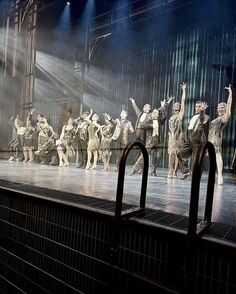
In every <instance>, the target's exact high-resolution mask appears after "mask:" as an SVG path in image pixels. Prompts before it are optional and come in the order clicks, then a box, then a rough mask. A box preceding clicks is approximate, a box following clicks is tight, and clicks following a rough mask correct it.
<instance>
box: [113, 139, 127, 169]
mask: <svg viewBox="0 0 236 294" xmlns="http://www.w3.org/2000/svg"><path fill="white" fill-rule="evenodd" d="M125 147H126V144H125V143H124V142H123V141H122V140H121V139H120V138H118V139H117V140H116V141H114V148H115V155H116V166H117V168H119V164H120V159H121V156H122V152H123V150H124V149H125Z"/></svg>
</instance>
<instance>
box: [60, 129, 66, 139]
mask: <svg viewBox="0 0 236 294" xmlns="http://www.w3.org/2000/svg"><path fill="white" fill-rule="evenodd" d="M64 135H65V126H63V128H62V130H61V135H60V139H59V141H61V140H62V139H63V138H64Z"/></svg>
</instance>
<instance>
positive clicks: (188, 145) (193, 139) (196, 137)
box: [177, 101, 209, 180]
mask: <svg viewBox="0 0 236 294" xmlns="http://www.w3.org/2000/svg"><path fill="white" fill-rule="evenodd" d="M207 107H208V105H207V103H206V102H202V101H197V102H196V104H195V111H196V112H195V114H194V115H193V117H192V118H191V120H190V122H189V124H188V130H187V138H186V139H185V142H184V144H183V147H182V148H181V149H180V151H179V152H178V154H177V156H178V159H179V166H180V168H181V170H182V171H183V175H182V177H181V180H184V179H186V178H187V177H188V176H190V170H189V166H188V159H189V157H190V156H191V155H192V154H193V155H194V159H195V156H196V152H197V149H198V148H199V146H200V145H201V143H203V142H205V141H206V138H207V135H206V132H207V129H208V123H209V116H208V115H206V114H205V110H206V109H207Z"/></svg>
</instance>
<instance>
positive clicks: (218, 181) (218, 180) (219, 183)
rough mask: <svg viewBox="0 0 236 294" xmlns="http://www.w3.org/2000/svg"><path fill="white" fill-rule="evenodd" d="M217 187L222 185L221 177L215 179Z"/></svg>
mask: <svg viewBox="0 0 236 294" xmlns="http://www.w3.org/2000/svg"><path fill="white" fill-rule="evenodd" d="M217 185H218V186H221V185H223V177H222V176H220V177H219V176H218V177H217Z"/></svg>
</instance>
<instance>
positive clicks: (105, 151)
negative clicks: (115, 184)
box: [99, 114, 113, 171]
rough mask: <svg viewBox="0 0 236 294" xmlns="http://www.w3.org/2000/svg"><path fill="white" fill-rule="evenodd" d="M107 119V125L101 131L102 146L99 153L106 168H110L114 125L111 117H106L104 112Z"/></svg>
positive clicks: (106, 169)
mask: <svg viewBox="0 0 236 294" xmlns="http://www.w3.org/2000/svg"><path fill="white" fill-rule="evenodd" d="M104 119H105V126H102V127H101V130H100V133H101V137H102V139H101V146H100V150H99V155H100V158H101V160H102V161H103V164H104V170H105V171H108V170H109V163H110V158H111V137H112V129H113V125H112V123H111V122H110V120H109V119H107V118H106V116H105V114H104Z"/></svg>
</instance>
